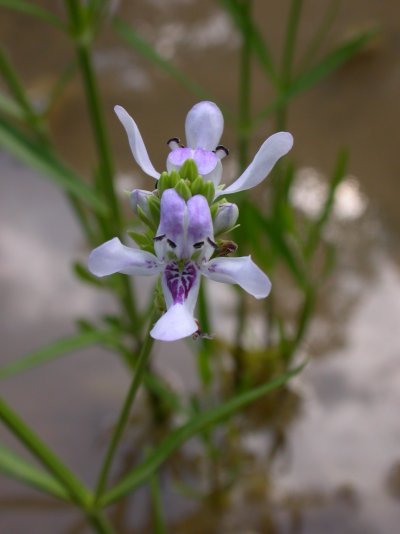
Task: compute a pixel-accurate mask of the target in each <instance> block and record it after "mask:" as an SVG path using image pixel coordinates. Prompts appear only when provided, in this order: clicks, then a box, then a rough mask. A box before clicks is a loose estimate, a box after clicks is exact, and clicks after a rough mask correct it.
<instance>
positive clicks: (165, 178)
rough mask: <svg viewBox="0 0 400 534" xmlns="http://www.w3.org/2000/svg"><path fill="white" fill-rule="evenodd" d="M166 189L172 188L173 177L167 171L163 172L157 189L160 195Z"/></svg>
mask: <svg viewBox="0 0 400 534" xmlns="http://www.w3.org/2000/svg"><path fill="white" fill-rule="evenodd" d="M166 189H171V177H170V175H169V174H168V173H167V172H162V173H161V175H160V178H159V179H158V181H157V190H158V191H159V194H160V197H161V195H162V194H163V193H164V191H165V190H166Z"/></svg>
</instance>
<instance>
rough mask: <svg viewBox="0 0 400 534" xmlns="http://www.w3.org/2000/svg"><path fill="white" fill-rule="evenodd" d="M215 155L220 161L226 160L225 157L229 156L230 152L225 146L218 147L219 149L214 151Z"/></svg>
mask: <svg viewBox="0 0 400 534" xmlns="http://www.w3.org/2000/svg"><path fill="white" fill-rule="evenodd" d="M214 153H215V155H216V156H217V158H219V159H223V158H225V156H229V150H228V149H227V148H226V147H224V146H223V145H218V146H217V148H216V149H215V150H214Z"/></svg>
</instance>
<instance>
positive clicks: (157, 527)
mask: <svg viewBox="0 0 400 534" xmlns="http://www.w3.org/2000/svg"><path fill="white" fill-rule="evenodd" d="M150 495H151V503H152V508H153V530H154V534H166V532H167V529H166V526H165V521H164V514H163V508H162V502H161V489H160V481H159V479H158V475H157V473H153V476H152V477H151V478H150Z"/></svg>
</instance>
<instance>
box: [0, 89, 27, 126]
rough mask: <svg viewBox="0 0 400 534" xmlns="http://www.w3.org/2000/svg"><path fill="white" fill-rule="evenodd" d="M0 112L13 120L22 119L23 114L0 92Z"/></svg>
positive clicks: (19, 107) (17, 106)
mask: <svg viewBox="0 0 400 534" xmlns="http://www.w3.org/2000/svg"><path fill="white" fill-rule="evenodd" d="M0 111H2V112H3V113H6V114H7V115H9V116H10V117H12V118H13V119H18V120H20V119H22V118H23V116H24V112H23V110H22V109H21V106H19V105H18V104H17V103H16V102H15V101H14V100H13V99H12V98H10V97H9V96H7V95H5V94H4V93H2V92H0Z"/></svg>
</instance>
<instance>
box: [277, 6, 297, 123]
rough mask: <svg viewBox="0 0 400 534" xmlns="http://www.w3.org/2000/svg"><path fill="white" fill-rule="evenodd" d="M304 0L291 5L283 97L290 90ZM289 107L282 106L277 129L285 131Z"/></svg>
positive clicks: (278, 114) (282, 73)
mask: <svg viewBox="0 0 400 534" xmlns="http://www.w3.org/2000/svg"><path fill="white" fill-rule="evenodd" d="M302 7H303V0H292V2H291V5H290V11H289V17H288V23H287V28H286V35H285V43H284V47H283V55H282V65H281V73H280V94H281V95H283V94H285V92H286V91H287V90H288V87H289V85H290V82H291V78H292V67H293V58H294V50H295V44H296V37H297V30H298V27H299V22H300V15H301V9H302ZM286 120H287V106H286V105H282V106H280V107H279V108H278V110H277V114H276V127H277V129H278V130H283V129H284V128H285V126H286Z"/></svg>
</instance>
